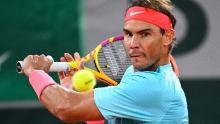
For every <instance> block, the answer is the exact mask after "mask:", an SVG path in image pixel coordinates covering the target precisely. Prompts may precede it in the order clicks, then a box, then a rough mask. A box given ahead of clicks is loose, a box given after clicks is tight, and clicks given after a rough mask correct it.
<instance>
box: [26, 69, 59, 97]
mask: <svg viewBox="0 0 220 124" xmlns="http://www.w3.org/2000/svg"><path fill="white" fill-rule="evenodd" d="M29 82H30V84H31V86H32V88H33V89H34V91H35V93H36V94H37V96H38V99H39V100H40V96H41V94H42V92H43V91H44V89H45V88H46V87H48V86H50V85H55V84H56V82H55V81H54V80H53V79H52V78H51V77H50V76H49V75H48V74H47V73H45V72H44V71H43V70H33V71H31V72H30V73H29Z"/></svg>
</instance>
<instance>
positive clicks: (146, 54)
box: [124, 20, 164, 70]
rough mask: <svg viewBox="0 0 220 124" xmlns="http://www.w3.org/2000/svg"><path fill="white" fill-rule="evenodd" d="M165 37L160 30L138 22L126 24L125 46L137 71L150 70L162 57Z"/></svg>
mask: <svg viewBox="0 0 220 124" xmlns="http://www.w3.org/2000/svg"><path fill="white" fill-rule="evenodd" d="M163 37H164V36H163V35H162V33H161V32H160V28H159V27H157V26H155V25H153V24H150V23H147V22H144V21H138V20H129V21H127V22H126V23H125V24H124V41H125V42H124V44H125V48H126V50H127V52H128V55H129V57H130V59H131V62H132V64H133V66H134V68H135V69H138V70H140V69H145V68H149V67H151V66H153V65H155V64H157V62H159V60H160V58H161V56H162V48H163V43H162V42H163V41H162V40H163Z"/></svg>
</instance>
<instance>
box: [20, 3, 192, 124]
mask: <svg viewBox="0 0 220 124" xmlns="http://www.w3.org/2000/svg"><path fill="white" fill-rule="evenodd" d="M171 8H172V5H171V2H170V1H169V0H139V1H136V2H133V3H132V4H131V6H130V7H129V8H128V9H127V11H126V14H125V20H124V38H125V39H124V40H125V43H124V44H125V47H126V50H127V52H128V55H129V56H130V59H131V62H132V66H130V67H129V68H128V69H127V71H126V72H125V74H124V76H123V78H122V80H121V82H120V84H119V85H118V86H109V87H105V88H96V89H94V90H92V91H89V92H84V93H79V92H76V91H73V90H70V89H68V88H65V87H64V86H60V85H58V84H56V83H55V82H54V81H53V79H52V78H51V77H50V76H48V74H47V73H45V72H48V70H49V67H50V65H51V64H52V62H51V61H50V60H49V59H47V58H46V57H45V56H44V55H41V56H38V55H29V56H28V57H26V58H25V59H24V64H23V66H24V73H25V75H27V76H28V77H29V81H30V83H31V85H32V87H33V89H34V90H35V92H36V94H37V96H38V98H39V100H40V101H41V102H42V103H43V104H44V105H45V106H46V108H47V109H48V110H49V111H50V112H51V113H52V114H54V115H55V116H57V117H58V118H60V119H61V120H63V121H66V122H76V121H87V120H102V119H106V120H107V121H106V123H112V124H129V123H132V124H133V123H134V124H136V123H138V124H142V123H143V124H148V123H157V124H158V123H161V124H185V123H188V110H187V103H186V97H185V94H184V92H183V90H182V88H181V85H180V82H179V79H178V77H177V76H176V74H175V73H174V71H173V69H172V67H171V65H170V63H169V54H170V52H171V50H172V48H173V43H174V42H173V39H174V30H173V29H174V26H175V22H176V21H175V18H174V16H173V15H172V14H171V13H170V10H171ZM65 58H66V60H67V61H72V60H73V58H72V56H71V55H70V54H65ZM74 58H75V59H80V56H79V54H77V53H76V54H74ZM63 59H64V58H62V61H64V60H63ZM42 70H44V71H42ZM59 76H60V79H61V82H62V84H63V85H65V86H66V87H68V84H69V82H70V76H71V72H69V73H67V75H64V73H63V72H61V73H60V74H59Z"/></svg>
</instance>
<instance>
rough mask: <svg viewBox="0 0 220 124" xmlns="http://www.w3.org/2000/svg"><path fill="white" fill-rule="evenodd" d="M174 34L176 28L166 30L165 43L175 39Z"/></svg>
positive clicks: (167, 43)
mask: <svg viewBox="0 0 220 124" xmlns="http://www.w3.org/2000/svg"><path fill="white" fill-rule="evenodd" d="M174 35H175V34H174V30H166V31H165V34H164V37H165V40H164V43H163V44H164V45H170V44H171V43H172V41H173V38H174Z"/></svg>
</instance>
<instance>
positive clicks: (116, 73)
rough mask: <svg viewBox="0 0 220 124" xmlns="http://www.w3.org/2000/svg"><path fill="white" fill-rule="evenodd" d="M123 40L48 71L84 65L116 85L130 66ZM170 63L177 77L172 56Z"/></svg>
mask: <svg viewBox="0 0 220 124" xmlns="http://www.w3.org/2000/svg"><path fill="white" fill-rule="evenodd" d="M123 39H124V37H123V36H115V37H111V38H109V39H106V40H104V41H103V42H101V43H100V44H99V45H98V46H97V47H96V48H95V49H94V50H92V51H91V52H90V53H89V54H87V55H86V56H85V57H83V58H81V59H80V60H79V61H72V62H53V64H52V65H51V67H50V70H49V71H50V72H60V71H70V70H71V69H77V68H78V67H79V66H80V64H82V63H84V64H85V68H84V69H86V70H89V71H91V72H92V73H93V74H94V75H95V77H96V78H97V79H98V80H100V81H103V82H105V83H107V84H109V85H113V86H114V85H117V84H118V82H120V80H121V78H122V76H123V75H124V72H125V71H126V69H127V68H128V67H129V66H130V65H131V62H130V59H129V57H128V55H127V53H126V51H125V48H124V45H123ZM92 60H93V61H92ZM170 63H171V65H172V67H173V70H174V72H175V73H176V74H177V76H179V69H178V66H177V64H176V61H175V59H174V58H173V57H172V55H170ZM16 70H17V72H18V73H22V61H18V62H17V63H16Z"/></svg>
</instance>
